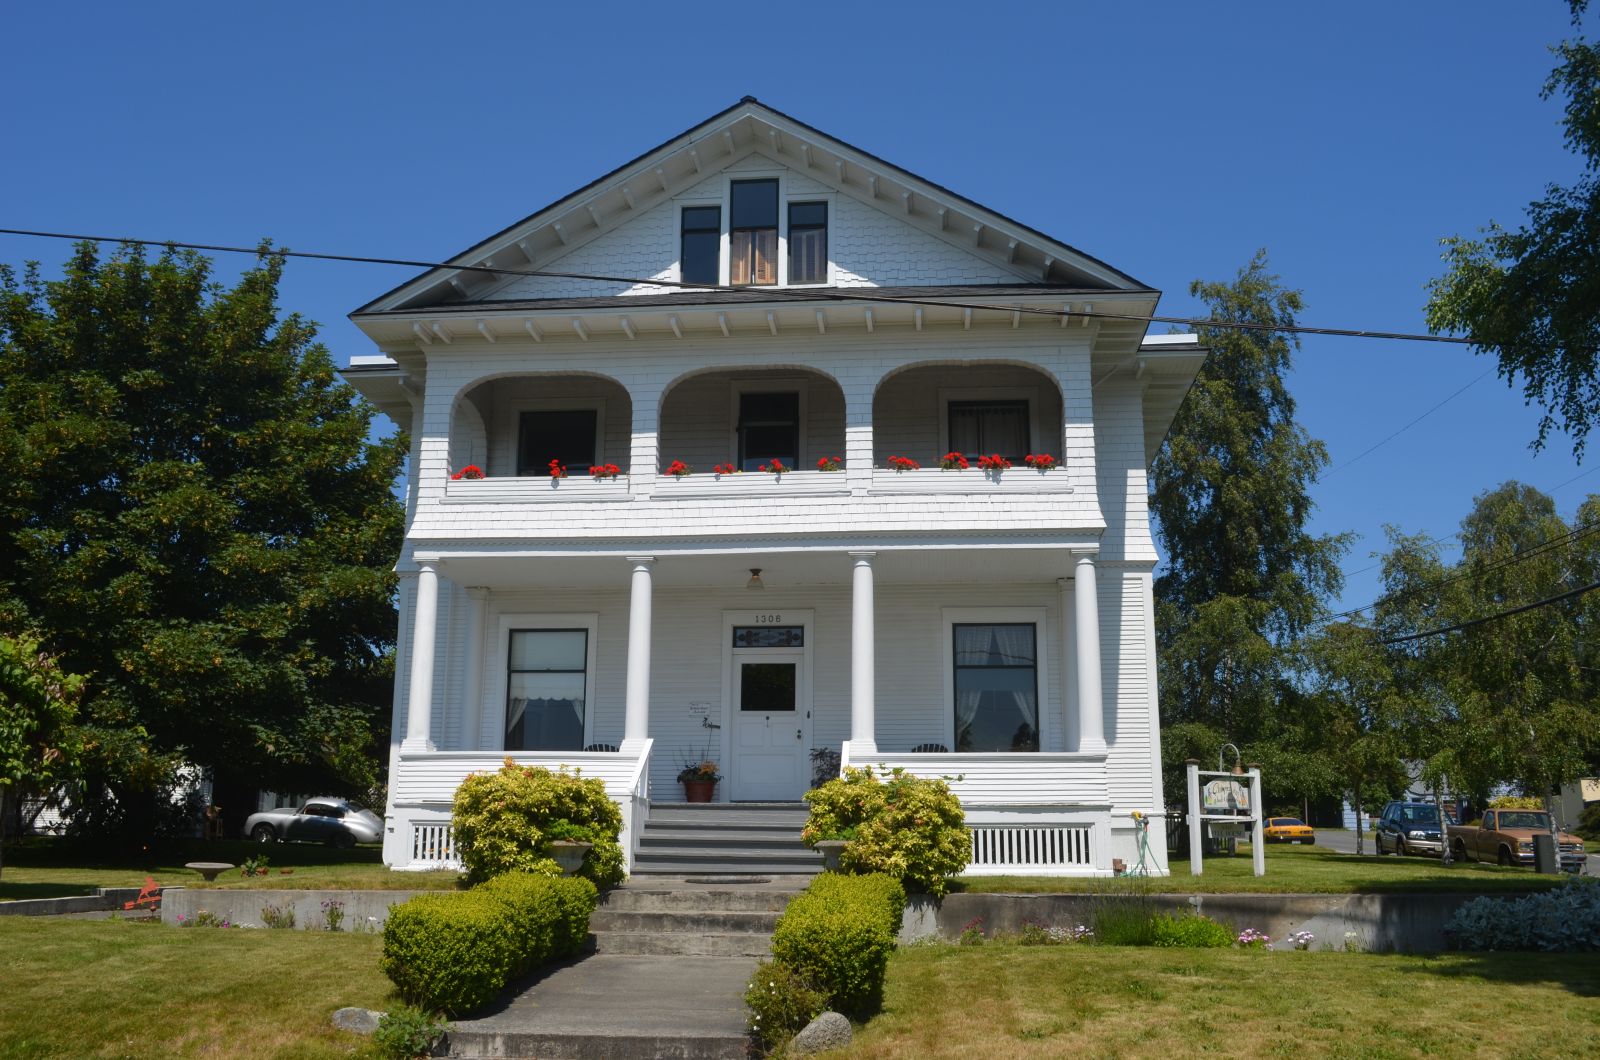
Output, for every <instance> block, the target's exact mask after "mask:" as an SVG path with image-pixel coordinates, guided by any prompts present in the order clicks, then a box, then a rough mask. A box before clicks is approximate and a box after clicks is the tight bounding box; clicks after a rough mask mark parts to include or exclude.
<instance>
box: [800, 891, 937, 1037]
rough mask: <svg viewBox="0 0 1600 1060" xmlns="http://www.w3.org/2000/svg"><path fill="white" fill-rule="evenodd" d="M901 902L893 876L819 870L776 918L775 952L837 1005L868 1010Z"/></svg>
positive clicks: (879, 985)
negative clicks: (819, 872) (820, 873)
mask: <svg viewBox="0 0 1600 1060" xmlns="http://www.w3.org/2000/svg"><path fill="white" fill-rule="evenodd" d="M904 905H905V891H904V890H903V889H902V888H901V887H900V885H899V883H898V881H896V880H894V879H892V878H889V877H886V876H879V877H874V876H841V875H838V874H836V873H823V874H822V875H820V876H818V877H817V878H816V880H814V881H813V882H812V884H811V886H810V887H809V888H807V890H806V892H805V893H804V894H802V895H800V896H799V897H797V898H795V899H794V900H793V901H792V902H790V903H789V907H788V908H787V909H785V910H784V913H783V916H781V917H779V918H778V925H777V927H776V928H775V929H774V931H773V935H772V954H773V957H774V958H776V960H777V961H778V963H779V964H783V965H786V966H787V967H789V968H790V969H792V970H793V971H794V972H795V973H796V974H798V975H800V976H801V977H802V978H804V979H806V980H807V981H809V982H811V983H814V984H816V986H817V987H818V988H819V989H821V990H823V991H825V992H826V993H827V995H828V998H829V1001H830V1004H831V1005H832V1007H834V1008H835V1009H837V1010H838V1011H840V1012H843V1013H845V1014H847V1015H851V1014H854V1015H866V1014H868V1013H870V1012H872V1011H873V1010H875V1009H876V1008H877V1006H878V1002H879V1001H880V999H881V998H882V996H883V978H884V974H885V971H886V970H887V968H888V964H889V955H890V954H891V953H892V952H893V951H894V945H895V936H896V935H897V934H898V932H899V929H900V909H901V908H902V907H903V906H904Z"/></svg>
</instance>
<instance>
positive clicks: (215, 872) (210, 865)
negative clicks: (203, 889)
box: [183, 861, 233, 883]
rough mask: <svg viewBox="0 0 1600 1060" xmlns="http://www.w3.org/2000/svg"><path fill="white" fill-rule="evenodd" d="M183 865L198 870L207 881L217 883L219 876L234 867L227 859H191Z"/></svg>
mask: <svg viewBox="0 0 1600 1060" xmlns="http://www.w3.org/2000/svg"><path fill="white" fill-rule="evenodd" d="M183 867H184V868H186V869H193V870H194V871H196V872H198V873H199V874H200V875H202V876H204V877H205V878H206V882H207V883H216V882H217V877H218V876H221V875H222V874H223V873H224V872H227V871H228V870H229V869H231V868H233V866H232V865H229V864H228V863H227V862H226V861H190V862H186V863H185V864H184V866H183Z"/></svg>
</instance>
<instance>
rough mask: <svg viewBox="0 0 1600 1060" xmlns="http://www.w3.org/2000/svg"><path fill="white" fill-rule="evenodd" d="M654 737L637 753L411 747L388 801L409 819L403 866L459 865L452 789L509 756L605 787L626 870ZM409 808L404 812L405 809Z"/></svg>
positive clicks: (634, 847) (642, 810)
mask: <svg viewBox="0 0 1600 1060" xmlns="http://www.w3.org/2000/svg"><path fill="white" fill-rule="evenodd" d="M654 747H655V741H654V740H646V741H644V745H643V746H642V747H641V748H640V750H639V752H638V753H637V754H624V753H622V752H618V751H523V752H511V753H507V752H504V751H416V752H403V753H402V754H401V755H400V764H399V768H398V769H396V770H395V776H394V782H393V785H392V789H393V795H392V798H393V805H394V809H395V810H396V811H397V813H399V814H403V815H404V816H406V817H408V818H409V822H408V826H409V830H410V843H409V844H408V848H409V852H410V856H411V863H410V864H409V865H408V866H406V867H407V868H454V867H458V866H459V865H460V860H459V858H458V857H457V856H456V851H455V835H454V830H453V829H452V828H451V826H450V823H449V819H448V814H449V808H450V805H451V803H452V802H453V801H454V799H455V793H456V788H458V787H460V786H461V782H462V781H463V780H465V779H466V778H467V777H468V776H470V775H471V774H473V773H488V772H494V771H495V770H497V769H499V768H500V766H501V764H502V763H503V762H504V761H505V760H506V759H507V758H510V759H511V760H512V761H513V762H515V763H516V764H517V765H521V766H541V767H543V768H545V769H552V770H554V769H560V768H562V767H566V768H568V769H571V770H573V771H574V772H576V773H578V774H579V775H580V776H584V777H594V778H598V779H599V780H601V781H602V782H603V783H604V784H605V786H606V794H607V795H609V796H611V798H612V800H613V801H614V802H616V804H617V807H618V809H620V810H621V811H622V835H621V836H620V841H621V844H622V851H623V856H624V858H625V860H626V865H627V868H628V869H630V870H631V869H632V868H633V861H634V857H635V855H636V854H637V853H638V848H639V834H640V832H642V831H643V829H644V822H645V820H646V819H647V818H648V816H649V814H650V756H651V752H652V750H653V749H654ZM408 809H409V810H412V811H414V813H406V811H407V810H408Z"/></svg>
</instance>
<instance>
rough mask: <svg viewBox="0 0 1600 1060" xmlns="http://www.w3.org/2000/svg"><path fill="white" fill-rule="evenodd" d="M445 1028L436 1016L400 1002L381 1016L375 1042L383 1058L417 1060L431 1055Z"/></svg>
mask: <svg viewBox="0 0 1600 1060" xmlns="http://www.w3.org/2000/svg"><path fill="white" fill-rule="evenodd" d="M444 1029H445V1028H444V1023H443V1021H441V1020H440V1019H439V1018H438V1017H437V1016H434V1015H433V1014H431V1013H428V1012H424V1011H423V1010H422V1009H420V1008H414V1007H412V1006H411V1005H399V1006H396V1007H395V1008H392V1009H390V1010H389V1011H388V1012H385V1013H384V1014H383V1015H382V1017H380V1018H379V1020H378V1029H377V1030H375V1031H373V1032H372V1044H373V1047H374V1048H375V1049H376V1050H377V1053H378V1055H379V1056H381V1057H383V1058H384V1060H416V1058H417V1057H419V1056H430V1055H432V1053H433V1043H434V1042H436V1041H438V1040H439V1035H441V1034H443V1033H444Z"/></svg>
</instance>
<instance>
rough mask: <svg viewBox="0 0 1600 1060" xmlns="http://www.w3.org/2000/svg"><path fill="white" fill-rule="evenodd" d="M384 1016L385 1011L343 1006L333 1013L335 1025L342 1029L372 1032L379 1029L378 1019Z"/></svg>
mask: <svg viewBox="0 0 1600 1060" xmlns="http://www.w3.org/2000/svg"><path fill="white" fill-rule="evenodd" d="M382 1018H383V1013H381V1012H374V1011H372V1010H371V1009H370V1008H342V1009H340V1010H339V1011H337V1012H335V1013H334V1014H333V1025H334V1026H335V1027H337V1028H339V1029H340V1030H342V1031H355V1032H356V1033H357V1034H371V1033H372V1032H373V1031H375V1030H377V1029H378V1021H379V1020H380V1019H382Z"/></svg>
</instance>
